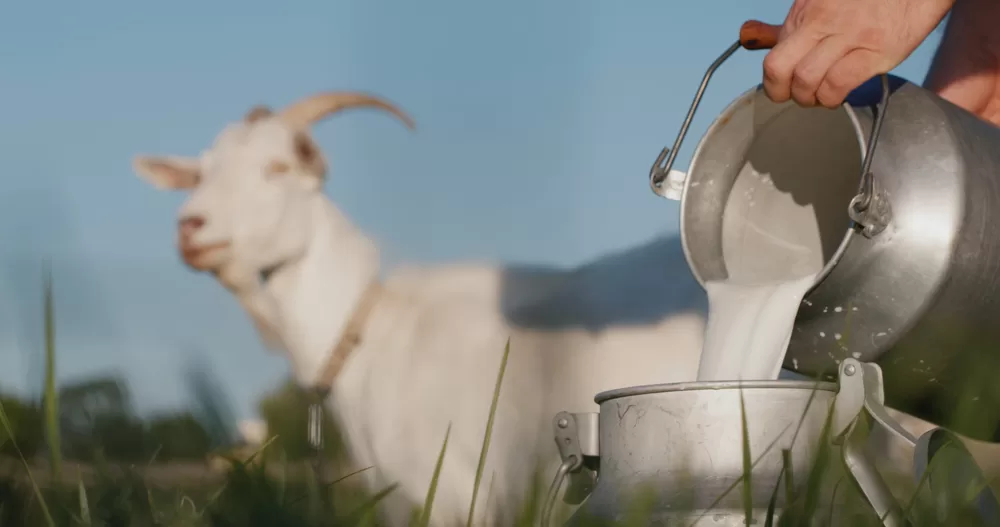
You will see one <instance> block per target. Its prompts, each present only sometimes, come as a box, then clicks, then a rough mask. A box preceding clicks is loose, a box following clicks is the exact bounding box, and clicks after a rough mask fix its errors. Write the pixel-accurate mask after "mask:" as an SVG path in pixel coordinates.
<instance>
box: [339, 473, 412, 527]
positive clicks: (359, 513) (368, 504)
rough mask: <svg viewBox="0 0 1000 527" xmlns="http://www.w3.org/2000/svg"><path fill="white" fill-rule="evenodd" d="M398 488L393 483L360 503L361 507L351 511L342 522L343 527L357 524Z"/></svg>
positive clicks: (396, 484)
mask: <svg viewBox="0 0 1000 527" xmlns="http://www.w3.org/2000/svg"><path fill="white" fill-rule="evenodd" d="M398 486H399V484H398V483H393V484H392V485H389V486H388V487H386V488H384V489H382V490H380V491H378V493H377V494H375V495H374V496H372V497H371V498H370V499H368V500H367V501H365V502H364V503H362V504H361V506H359V507H358V508H357V509H354V511H352V512H351V513H350V514H349V515H348V516H347V521H345V522H344V525H356V524H357V523H359V522H360V521H361V519H362V518H364V517H365V515H366V514H367V513H368V512H371V511H372V510H374V509H375V506H376V505H378V503H379V502H380V501H382V500H383V499H385V497H386V496H388V495H389V493H391V492H392V491H394V490H396V487H398Z"/></svg>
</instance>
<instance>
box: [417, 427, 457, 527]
mask: <svg viewBox="0 0 1000 527" xmlns="http://www.w3.org/2000/svg"><path fill="white" fill-rule="evenodd" d="M449 435H451V423H448V430H447V431H445V433H444V443H442V444H441V453H440V454H438V460H437V464H436V465H434V475H433V476H432V477H431V486H430V487H429V488H428V489H427V499H425V500H424V508H423V511H421V513H420V519H419V520H418V521H417V526H418V527H427V525H429V524H430V521H431V507H432V506H433V505H434V495H435V494H436V493H437V486H438V478H439V477H440V476H441V465H443V464H444V453H445V451H446V450H448V436H449Z"/></svg>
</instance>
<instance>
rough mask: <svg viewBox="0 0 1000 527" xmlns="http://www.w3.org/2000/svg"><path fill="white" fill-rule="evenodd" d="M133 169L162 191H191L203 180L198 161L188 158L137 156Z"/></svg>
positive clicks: (133, 161) (133, 162)
mask: <svg viewBox="0 0 1000 527" xmlns="http://www.w3.org/2000/svg"><path fill="white" fill-rule="evenodd" d="M132 169H133V170H135V171H136V173H137V174H139V177H141V178H142V179H144V180H146V181H148V182H149V183H151V184H152V185H153V186H154V187H156V188H158V189H160V190H186V189H191V188H194V187H195V186H197V185H198V181H199V180H200V179H201V168H200V167H199V165H198V160H197V159H192V158H187V157H173V156H171V157H155V156H136V157H135V159H133V160H132Z"/></svg>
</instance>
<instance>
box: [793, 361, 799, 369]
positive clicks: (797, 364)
mask: <svg viewBox="0 0 1000 527" xmlns="http://www.w3.org/2000/svg"><path fill="white" fill-rule="evenodd" d="M792 367H793V368H795V369H796V370H797V369H799V359H792Z"/></svg>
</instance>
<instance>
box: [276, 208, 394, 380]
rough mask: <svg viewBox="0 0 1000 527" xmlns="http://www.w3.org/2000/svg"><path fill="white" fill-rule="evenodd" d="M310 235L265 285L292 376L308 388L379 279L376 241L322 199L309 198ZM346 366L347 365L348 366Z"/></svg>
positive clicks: (318, 374)
mask: <svg viewBox="0 0 1000 527" xmlns="http://www.w3.org/2000/svg"><path fill="white" fill-rule="evenodd" d="M312 208H313V210H312V211H311V213H312V220H313V222H314V228H313V237H312V239H311V241H310V242H309V244H308V246H307V249H306V252H305V253H304V254H303V256H302V257H301V258H298V259H296V260H294V261H292V262H288V263H287V264H285V265H283V266H281V267H280V268H279V269H277V270H275V271H274V272H273V273H272V274H271V276H270V277H269V279H268V281H267V283H266V285H265V288H266V291H267V293H268V297H270V298H271V299H272V301H273V303H274V308H275V311H276V313H277V314H278V315H279V316H280V321H278V322H277V323H276V324H275V325H276V326H277V327H279V328H280V329H279V333H280V336H281V339H282V341H283V343H284V348H285V349H286V351H287V353H288V356H289V360H290V361H291V363H292V370H293V373H294V375H295V378H296V380H297V381H298V382H299V383H300V384H301V385H303V386H313V385H314V384H315V383H316V381H317V380H318V378H319V376H320V375H321V372H322V371H323V369H324V368H325V366H326V364H327V362H328V361H329V360H330V358H331V354H332V353H333V350H334V349H335V348H336V347H337V345H338V343H339V342H340V341H341V339H342V338H343V337H344V335H345V330H346V329H347V326H348V323H349V321H350V320H351V318H352V316H353V315H354V313H355V311H356V310H357V309H358V307H359V304H360V303H361V300H362V298H363V297H364V295H365V293H366V292H367V291H368V290H369V287H370V286H371V284H373V283H374V281H375V280H377V279H378V273H379V254H378V248H377V246H376V245H375V243H374V242H373V241H372V240H371V239H369V238H368V237H367V236H365V234H364V233H362V232H361V231H360V230H359V229H357V228H356V227H355V226H354V225H353V224H352V223H351V221H350V220H349V219H348V218H347V217H346V216H345V215H344V214H343V213H342V212H340V211H339V210H338V209H337V208H336V207H335V206H333V204H332V203H330V202H329V201H328V200H326V199H325V197H322V196H317V199H316V200H315V201H313V202H312ZM348 366H349V364H348Z"/></svg>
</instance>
